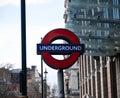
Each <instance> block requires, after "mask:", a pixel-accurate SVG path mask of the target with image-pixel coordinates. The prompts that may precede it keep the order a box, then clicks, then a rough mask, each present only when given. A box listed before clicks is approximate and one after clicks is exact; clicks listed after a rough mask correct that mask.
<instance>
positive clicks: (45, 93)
mask: <svg viewBox="0 0 120 98" xmlns="http://www.w3.org/2000/svg"><path fill="white" fill-rule="evenodd" d="M47 73H48V72H47V70H46V69H45V72H44V74H45V83H44V84H45V92H44V95H45V98H47Z"/></svg>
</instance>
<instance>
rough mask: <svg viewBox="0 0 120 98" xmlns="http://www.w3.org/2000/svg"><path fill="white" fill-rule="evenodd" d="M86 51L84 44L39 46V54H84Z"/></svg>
mask: <svg viewBox="0 0 120 98" xmlns="http://www.w3.org/2000/svg"><path fill="white" fill-rule="evenodd" d="M84 49H85V45H84V44H74V45H73V44H37V54H41V53H42V52H50V53H51V54H69V53H72V52H81V53H83V52H84Z"/></svg>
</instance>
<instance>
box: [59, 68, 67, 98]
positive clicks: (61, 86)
mask: <svg viewBox="0 0 120 98" xmlns="http://www.w3.org/2000/svg"><path fill="white" fill-rule="evenodd" d="M57 74H58V98H65V96H64V75H63V70H62V69H59V70H58V73H57Z"/></svg>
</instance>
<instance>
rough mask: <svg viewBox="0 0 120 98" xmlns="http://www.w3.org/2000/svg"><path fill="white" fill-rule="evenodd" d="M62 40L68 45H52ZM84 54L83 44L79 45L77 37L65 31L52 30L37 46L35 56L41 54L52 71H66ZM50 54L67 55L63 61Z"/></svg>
mask: <svg viewBox="0 0 120 98" xmlns="http://www.w3.org/2000/svg"><path fill="white" fill-rule="evenodd" d="M57 39H63V40H65V41H67V42H68V44H52V42H53V41H55V40H57ZM83 52H84V44H80V42H79V39H78V38H77V36H76V35H75V34H74V33H73V32H71V31H69V30H67V29H54V30H52V31H50V32H48V33H47V34H46V36H45V37H44V38H43V39H42V42H41V44H37V54H41V55H42V57H43V59H44V61H45V62H46V64H47V65H48V66H50V67H52V68H54V69H66V68H68V67H70V66H71V65H73V64H74V63H75V62H76V60H77V59H78V57H79V56H80V54H82V53H83ZM52 54H56V55H59V54H69V57H68V58H66V59H64V60H58V59H56V58H54V57H53V56H52Z"/></svg>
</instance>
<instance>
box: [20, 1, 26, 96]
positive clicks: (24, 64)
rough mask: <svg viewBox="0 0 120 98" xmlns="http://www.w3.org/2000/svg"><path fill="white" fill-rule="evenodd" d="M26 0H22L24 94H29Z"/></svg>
mask: <svg viewBox="0 0 120 98" xmlns="http://www.w3.org/2000/svg"><path fill="white" fill-rule="evenodd" d="M25 17H26V16H25V0H21V44H22V45H21V46H22V74H23V78H22V90H21V91H22V95H23V96H27V78H26V77H27V74H26V19H25Z"/></svg>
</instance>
